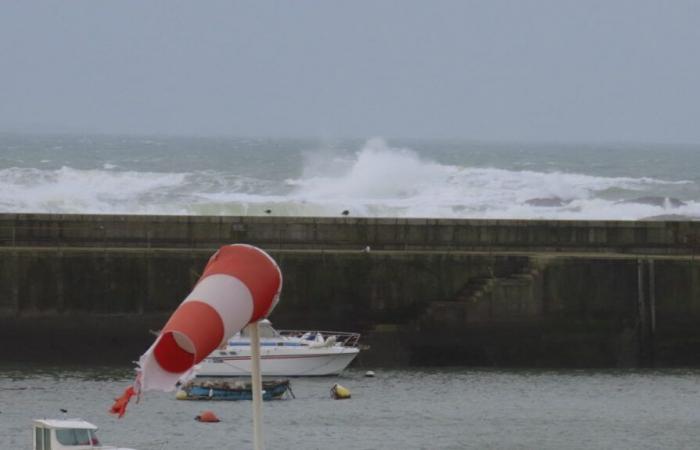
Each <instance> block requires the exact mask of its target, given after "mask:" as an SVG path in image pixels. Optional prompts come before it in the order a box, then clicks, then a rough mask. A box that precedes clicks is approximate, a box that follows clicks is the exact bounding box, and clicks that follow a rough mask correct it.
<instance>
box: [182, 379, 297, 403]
mask: <svg viewBox="0 0 700 450" xmlns="http://www.w3.org/2000/svg"><path fill="white" fill-rule="evenodd" d="M262 387H263V393H262V399H263V400H280V399H283V398H285V397H292V398H294V392H292V387H291V385H290V383H289V380H264V381H263V383H262ZM176 398H177V399H178V400H252V399H253V390H252V387H251V383H250V382H249V381H248V382H245V381H242V380H240V379H225V378H199V377H198V378H195V379H193V380H190V381H188V382H187V383H185V384H183V385H181V386H180V389H179V390H178V392H177V394H176Z"/></svg>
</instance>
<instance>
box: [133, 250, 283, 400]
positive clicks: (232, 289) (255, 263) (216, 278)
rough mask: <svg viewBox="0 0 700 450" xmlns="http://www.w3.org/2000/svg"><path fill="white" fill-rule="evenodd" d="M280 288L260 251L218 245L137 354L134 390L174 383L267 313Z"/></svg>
mask: <svg viewBox="0 0 700 450" xmlns="http://www.w3.org/2000/svg"><path fill="white" fill-rule="evenodd" d="M281 288H282V273H281V272H280V269H279V267H278V266H277V264H276V263H275V261H274V260H273V259H272V258H271V257H270V256H269V255H268V254H267V253H265V252H264V251H262V250H260V249H258V248H256V247H253V246H250V245H242V244H236V245H228V246H225V247H222V248H220V249H219V250H218V251H217V252H216V253H215V254H214V255H213V256H212V257H211V258H210V259H209V262H208V263H207V266H206V267H205V268H204V273H203V274H202V276H201V277H200V279H199V281H197V284H196V285H195V287H194V289H193V290H192V292H191V293H190V294H189V295H188V296H187V298H185V300H184V301H183V302H182V303H181V304H180V306H179V307H178V308H177V309H176V310H175V312H174V313H173V315H172V316H171V317H170V319H169V320H168V322H167V323H166V324H165V326H164V327H163V329H162V330H161V332H160V334H159V336H158V338H157V339H156V341H155V342H154V343H153V345H152V346H151V347H150V348H149V349H148V350H147V351H146V353H144V354H143V355H142V356H141V358H140V359H139V375H138V377H137V381H138V383H139V384H140V386H139V387H140V389H139V391H141V390H149V389H153V390H160V391H172V390H173V389H175V384H176V383H177V381H178V380H179V379H180V378H181V377H182V376H183V375H185V374H187V373H189V371H190V370H191V369H192V367H193V366H194V365H195V364H197V363H199V362H201V361H202V360H203V359H204V358H206V357H207V356H208V355H209V354H210V353H211V352H213V351H214V350H215V349H216V348H218V347H219V346H221V345H222V344H225V343H226V342H228V339H229V338H230V337H231V336H233V335H234V334H235V333H236V332H238V331H239V330H241V329H242V328H244V327H245V326H246V325H248V324H249V323H253V322H257V321H258V320H260V319H264V318H265V317H267V316H268V314H270V312H271V311H272V309H273V308H274V307H275V305H276V304H277V302H278V301H279V294H280V290H281Z"/></svg>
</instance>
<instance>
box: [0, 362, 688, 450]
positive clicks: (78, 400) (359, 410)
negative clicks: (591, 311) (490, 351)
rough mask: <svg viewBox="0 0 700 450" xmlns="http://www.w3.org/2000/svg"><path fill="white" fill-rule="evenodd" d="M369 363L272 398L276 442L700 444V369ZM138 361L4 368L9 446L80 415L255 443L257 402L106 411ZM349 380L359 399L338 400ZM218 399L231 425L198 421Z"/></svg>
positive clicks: (200, 446)
mask: <svg viewBox="0 0 700 450" xmlns="http://www.w3.org/2000/svg"><path fill="white" fill-rule="evenodd" d="M375 369H376V370H375V371H376V374H377V375H376V377H375V378H365V377H364V369H359V368H356V369H351V370H348V371H346V372H345V373H344V374H343V375H341V376H339V377H329V378H325V377H324V378H299V379H292V387H293V390H294V393H295V394H296V399H289V400H281V401H271V402H265V404H264V409H263V415H264V431H265V443H266V447H267V448H269V449H288V450H295V449H330V448H333V449H347V450H370V449H377V448H383V449H426V450H428V449H591V448H601V449H602V448H609V449H613V448H614V449H691V448H698V446H700V410H699V409H698V407H697V404H698V399H699V398H700V370H681V369H675V370H648V371H585V370H581V371H579V370H577V371H573V370H566V371H541V370H495V369H473V368H441V369H420V368H415V369H410V370H389V369H384V370H383V369H380V368H375ZM129 382H130V370H129V369H128V368H55V367H54V368H52V367H36V366H32V367H26V366H25V367H16V366H15V367H5V368H0V449H3V450H20V449H29V448H30V447H31V432H30V427H31V420H32V419H34V418H41V417H60V416H61V413H60V411H59V410H60V408H64V409H67V410H68V416H71V417H75V416H80V417H82V418H84V419H87V420H90V421H92V422H94V423H95V424H96V425H98V426H99V427H100V432H99V436H100V438H101V440H102V442H103V443H105V444H118V445H122V446H128V447H133V448H136V449H139V450H159V449H168V450H193V449H197V450H208V449H250V448H252V446H253V444H252V419H251V403H250V402H248V401H242V402H190V401H178V400H175V396H174V394H166V393H157V392H147V393H146V395H145V396H144V397H143V398H142V399H141V402H140V403H138V404H136V403H134V402H133V401H132V404H130V405H129V410H128V412H127V414H126V416H125V417H124V418H123V419H121V420H119V419H116V418H114V417H112V416H110V415H109V414H108V413H107V409H108V408H109V406H110V405H111V402H112V398H113V397H114V396H116V395H118V394H119V393H121V391H122V390H123V389H124V388H125V387H126V386H127V385H128V383H129ZM336 382H338V383H340V384H342V385H344V386H346V387H348V388H349V389H350V390H351V392H352V398H351V399H350V400H343V401H337V400H331V399H330V396H329V389H330V387H331V386H332V385H333V383H336ZM205 409H211V410H213V411H214V412H215V413H216V414H217V415H218V416H219V417H220V418H221V419H222V422H221V423H217V424H204V423H199V422H196V421H195V420H194V417H195V416H196V415H197V414H199V413H200V412H201V411H202V410H205Z"/></svg>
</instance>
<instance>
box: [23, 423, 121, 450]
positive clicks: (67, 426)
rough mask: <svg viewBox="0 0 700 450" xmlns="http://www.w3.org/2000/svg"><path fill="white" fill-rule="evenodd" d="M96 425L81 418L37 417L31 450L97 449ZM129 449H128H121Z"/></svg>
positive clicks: (98, 443)
mask: <svg viewBox="0 0 700 450" xmlns="http://www.w3.org/2000/svg"><path fill="white" fill-rule="evenodd" d="M96 432H97V427H96V426H95V425H93V424H91V423H90V422H86V421H84V420H82V419H61V420H59V419H38V420H35V421H34V430H33V435H34V436H33V441H34V445H33V446H32V449H33V450H99V449H115V450H116V447H102V446H101V445H100V441H99V440H98V439H97V436H96ZM122 450H129V449H122Z"/></svg>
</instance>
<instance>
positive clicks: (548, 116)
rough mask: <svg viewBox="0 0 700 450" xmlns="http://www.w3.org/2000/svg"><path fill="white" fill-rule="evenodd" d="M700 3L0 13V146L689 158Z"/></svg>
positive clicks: (165, 5)
mask: <svg viewBox="0 0 700 450" xmlns="http://www.w3.org/2000/svg"><path fill="white" fill-rule="evenodd" d="M699 46H700V1H697V0H690V1H684V0H665V1H646V0H603V1H593V0H589V1H585V0H519V1H518V0H513V1H501V0H480V1H468V0H461V1H440V0H436V1H428V0H424V1H409V0H396V1H382V0H368V1H364V0H347V1H342V2H341V1H330V0H318V1H308V0H285V1H276V2H272V1H245V2H244V1H188V2H183V1H174V0H167V1H144V0H133V1H129V0H112V1H96V0H71V1H69V0H64V1H53V2H48V1H41V2H39V1H19V0H17V1H11V0H6V1H3V2H1V3H0V131H16V130H20V131H69V132H106V133H139V134H141V133H146V134H149V133H158V134H205V135H206V134H217V135H239V136H241V135H244V136H251V135H252V136H308V137H316V136H318V137H368V136H390V137H461V138H471V139H485V140H555V141H636V142H649V141H653V142H690V143H700V126H699V125H698V119H699V118H700V87H699V84H700V52H699V51H698V47H699Z"/></svg>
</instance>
